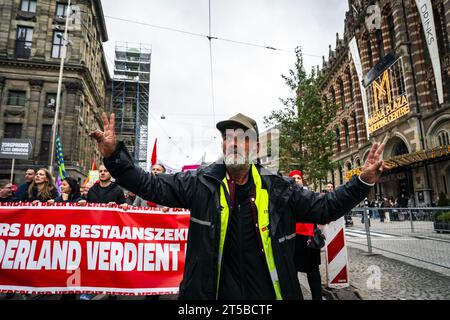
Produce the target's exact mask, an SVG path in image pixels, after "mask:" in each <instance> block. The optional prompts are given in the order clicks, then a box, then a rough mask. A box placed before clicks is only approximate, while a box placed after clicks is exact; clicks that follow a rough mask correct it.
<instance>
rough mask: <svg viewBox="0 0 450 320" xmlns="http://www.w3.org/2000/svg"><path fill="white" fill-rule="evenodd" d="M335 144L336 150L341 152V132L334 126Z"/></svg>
mask: <svg viewBox="0 0 450 320" xmlns="http://www.w3.org/2000/svg"><path fill="white" fill-rule="evenodd" d="M336 145H337V151H338V152H341V132H340V131H339V128H336Z"/></svg>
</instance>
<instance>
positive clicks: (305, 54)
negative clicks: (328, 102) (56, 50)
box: [105, 15, 322, 59]
mask: <svg viewBox="0 0 450 320" xmlns="http://www.w3.org/2000/svg"><path fill="white" fill-rule="evenodd" d="M105 18H108V19H111V20H117V21H122V22H127V23H133V24H139V25H143V26H147V27H152V28H156V29H163V30H166V31H172V32H178V33H184V34H187V35H191V36H195V37H201V38H206V39H208V40H218V41H225V42H230V43H235V44H240V45H244V46H251V47H257V48H262V49H266V50H271V51H279V52H284V53H295V51H294V50H287V49H281V48H276V47H273V46H268V45H262V44H257V43H252V42H246V41H239V40H233V39H226V38H221V37H216V36H212V35H211V34H209V35H205V34H201V33H195V32H190V31H185V30H181V29H175V28H171V27H165V26H159V25H155V24H150V23H146V22H141V21H136V20H131V19H124V18H119V17H113V16H109V15H105ZM302 54H303V55H304V56H308V57H312V58H318V59H319V58H320V59H322V56H319V55H317V54H311V53H305V52H302Z"/></svg>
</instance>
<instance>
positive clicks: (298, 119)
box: [265, 48, 335, 188]
mask: <svg viewBox="0 0 450 320" xmlns="http://www.w3.org/2000/svg"><path fill="white" fill-rule="evenodd" d="M296 58H297V59H296V63H295V67H294V68H293V69H290V70H289V74H288V75H282V78H283V79H284V81H285V83H286V85H287V86H288V87H289V89H290V91H291V96H289V97H287V98H286V99H282V98H280V101H281V102H282V104H283V106H284V107H283V108H282V109H281V110H274V111H272V112H271V114H270V115H269V116H268V117H265V123H266V125H271V126H276V127H277V128H278V129H279V130H280V170H281V171H284V172H289V171H290V170H294V169H297V170H302V172H303V173H304V175H305V176H306V177H307V180H308V182H309V183H312V184H313V185H314V187H315V188H317V187H318V186H319V185H320V184H321V183H324V182H325V181H326V179H327V173H328V172H330V170H333V169H334V165H333V163H332V162H331V156H332V144H333V141H334V140H335V133H334V130H332V128H330V127H329V125H330V122H331V120H332V119H333V117H334V111H333V110H334V108H332V106H330V105H329V104H328V103H327V104H326V105H323V103H322V99H321V96H320V88H319V84H320V81H321V77H320V75H318V74H317V72H316V71H315V70H314V68H313V69H312V70H311V73H310V74H307V73H306V71H305V68H304V64H303V56H302V52H301V49H300V48H297V49H296Z"/></svg>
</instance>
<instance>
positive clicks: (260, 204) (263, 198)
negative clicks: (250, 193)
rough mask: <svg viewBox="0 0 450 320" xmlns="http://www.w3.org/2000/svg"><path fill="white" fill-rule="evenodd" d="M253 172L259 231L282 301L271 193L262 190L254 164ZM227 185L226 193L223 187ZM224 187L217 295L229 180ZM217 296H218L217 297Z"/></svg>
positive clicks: (222, 190)
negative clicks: (271, 229)
mask: <svg viewBox="0 0 450 320" xmlns="http://www.w3.org/2000/svg"><path fill="white" fill-rule="evenodd" d="M251 172H252V177H253V182H254V184H255V188H256V199H253V198H252V199H251V201H253V202H254V203H255V205H256V208H257V211H258V222H257V225H258V229H259V234H260V236H261V242H262V246H263V250H264V256H265V258H266V264H267V268H268V269H269V273H270V277H271V279H272V285H273V288H274V290H275V295H276V299H277V300H282V299H283V297H282V296H281V288H280V281H279V279H278V273H277V269H276V266H275V259H274V257H273V251H272V241H271V239H270V236H269V223H270V219H269V193H268V192H267V190H265V189H263V188H262V180H261V176H260V175H259V172H258V169H257V168H256V166H255V165H253V164H252V166H251ZM223 185H225V188H226V191H225V189H224V187H223ZM223 185H221V186H220V205H221V207H222V208H223V209H222V211H221V214H220V222H221V224H220V244H219V259H218V273H217V295H218V294H219V281H220V271H221V268H222V258H223V247H224V245H225V236H226V234H227V229H228V218H229V216H230V208H229V206H228V202H227V199H226V196H225V192H228V194H230V190H229V188H228V182H227V178H226V177H225V178H224V180H223ZM217 295H216V296H217Z"/></svg>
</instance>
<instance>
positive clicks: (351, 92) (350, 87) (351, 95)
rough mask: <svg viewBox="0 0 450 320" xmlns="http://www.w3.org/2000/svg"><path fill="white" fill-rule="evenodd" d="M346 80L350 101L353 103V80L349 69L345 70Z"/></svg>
mask: <svg viewBox="0 0 450 320" xmlns="http://www.w3.org/2000/svg"><path fill="white" fill-rule="evenodd" d="M347 79H348V88H349V90H350V101H353V100H354V99H355V96H354V94H353V79H352V74H351V72H350V69H347Z"/></svg>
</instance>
